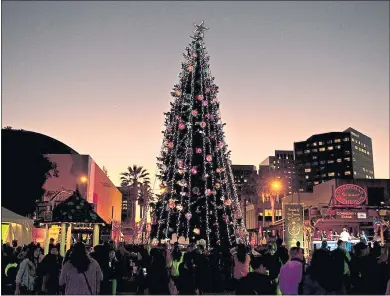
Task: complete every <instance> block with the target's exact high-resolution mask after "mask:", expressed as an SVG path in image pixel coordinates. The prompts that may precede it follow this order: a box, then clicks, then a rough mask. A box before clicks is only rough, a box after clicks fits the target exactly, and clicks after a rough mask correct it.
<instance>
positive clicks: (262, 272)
mask: <svg viewBox="0 0 390 296" xmlns="http://www.w3.org/2000/svg"><path fill="white" fill-rule="evenodd" d="M251 266H252V269H253V272H250V273H249V274H248V275H247V276H246V277H244V278H242V279H241V280H239V282H238V286H237V289H236V295H274V294H275V287H274V285H272V283H271V279H270V277H269V276H268V272H267V269H266V267H265V260H264V258H263V257H261V256H259V257H254V259H253V260H252V261H251Z"/></svg>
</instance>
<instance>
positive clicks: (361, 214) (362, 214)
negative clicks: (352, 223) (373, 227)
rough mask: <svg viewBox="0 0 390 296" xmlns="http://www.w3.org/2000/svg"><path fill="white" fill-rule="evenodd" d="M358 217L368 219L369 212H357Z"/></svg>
mask: <svg viewBox="0 0 390 296" xmlns="http://www.w3.org/2000/svg"><path fill="white" fill-rule="evenodd" d="M357 217H358V219H367V214H366V213H357Z"/></svg>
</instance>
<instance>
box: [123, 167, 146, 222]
mask: <svg viewBox="0 0 390 296" xmlns="http://www.w3.org/2000/svg"><path fill="white" fill-rule="evenodd" d="M141 184H150V178H149V173H148V171H147V170H146V169H144V168H143V167H142V166H137V165H133V166H132V167H131V166H129V167H128V168H127V171H126V172H123V173H121V186H122V187H126V188H127V189H128V203H129V202H130V203H131V205H132V206H131V207H130V205H129V204H128V206H127V217H128V219H129V217H131V220H132V223H134V222H135V206H136V201H137V199H138V198H139V197H140V192H141V190H140V189H141Z"/></svg>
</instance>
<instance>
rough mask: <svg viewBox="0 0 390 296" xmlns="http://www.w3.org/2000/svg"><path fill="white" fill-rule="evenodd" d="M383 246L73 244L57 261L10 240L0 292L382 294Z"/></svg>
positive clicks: (52, 253)
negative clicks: (310, 251) (307, 248)
mask: <svg viewBox="0 0 390 296" xmlns="http://www.w3.org/2000/svg"><path fill="white" fill-rule="evenodd" d="M389 248H390V246H389V245H385V246H383V247H381V246H380V245H379V244H377V243H376V244H374V245H373V246H368V245H367V244H365V243H364V242H361V243H358V244H356V245H354V246H353V248H352V251H351V252H348V251H347V249H346V246H345V242H343V241H341V240H340V241H339V242H338V247H337V249H335V250H333V251H330V250H329V248H328V247H327V242H326V240H324V241H323V243H322V247H321V248H318V249H316V250H314V252H313V254H312V255H311V256H310V258H307V257H305V256H304V252H303V249H302V248H301V247H300V244H299V242H298V243H297V246H295V247H293V248H291V249H290V250H287V249H286V247H285V246H283V243H282V240H277V241H276V242H275V243H268V244H267V245H266V246H262V247H257V248H252V247H250V246H245V245H243V244H239V245H237V246H236V247H235V248H232V249H229V248H223V247H220V248H214V249H211V250H206V249H205V246H204V244H198V245H196V244H190V245H188V246H187V247H185V248H184V247H182V246H180V245H179V244H178V243H175V244H173V245H172V246H168V245H166V244H159V245H157V246H154V247H149V246H143V245H125V244H124V243H120V244H119V245H117V246H115V244H114V243H113V242H106V243H104V244H102V245H97V246H95V247H94V248H92V249H89V248H87V247H86V246H85V245H84V244H83V243H82V242H78V243H76V244H74V245H73V246H72V247H71V249H70V250H68V251H67V252H66V254H65V257H64V258H62V257H61V256H60V255H59V245H58V244H57V245H56V244H54V242H53V241H51V243H50V245H49V253H48V254H47V255H46V256H43V250H42V248H41V246H40V245H39V244H34V243H31V244H29V245H27V246H17V242H14V243H13V244H12V245H9V244H2V294H16V295H19V294H22V295H34V294H48V295H59V294H66V295H75V294H77V295H98V294H101V295H116V294H118V293H119V294H121V293H123V294H125V293H126V294H144V295H169V294H170V295H196V294H197V295H202V294H237V295H255V294H258V295H300V294H303V295H327V294H335V295H345V294H349V295H358V294H359V295H361V294H366V295H385V294H386V295H388V293H389V292H390V291H389V290H390V289H389V288H388V282H389V276H390V269H389V262H390V257H389Z"/></svg>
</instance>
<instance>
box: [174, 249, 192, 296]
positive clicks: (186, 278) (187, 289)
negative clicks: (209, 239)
mask: <svg viewBox="0 0 390 296" xmlns="http://www.w3.org/2000/svg"><path fill="white" fill-rule="evenodd" d="M176 283H177V289H178V292H179V295H195V294H196V285H195V268H194V254H192V253H191V252H190V253H185V254H184V256H183V260H182V262H181V263H180V265H179V276H178V279H177V281H176Z"/></svg>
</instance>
